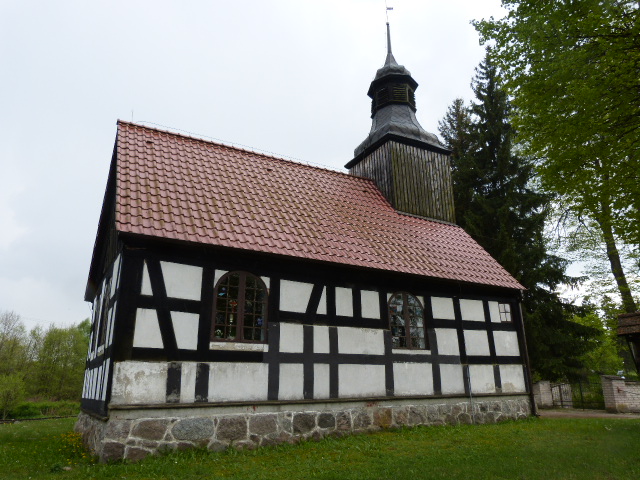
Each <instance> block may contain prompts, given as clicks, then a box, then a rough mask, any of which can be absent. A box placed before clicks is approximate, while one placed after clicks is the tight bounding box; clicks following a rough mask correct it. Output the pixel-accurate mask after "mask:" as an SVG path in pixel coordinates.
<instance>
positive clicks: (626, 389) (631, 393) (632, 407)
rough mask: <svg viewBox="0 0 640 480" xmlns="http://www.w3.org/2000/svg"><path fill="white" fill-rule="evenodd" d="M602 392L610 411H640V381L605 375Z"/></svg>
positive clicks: (602, 378)
mask: <svg viewBox="0 0 640 480" xmlns="http://www.w3.org/2000/svg"><path fill="white" fill-rule="evenodd" d="M601 380H602V393H603V395H604V406H605V408H606V410H607V411H608V412H614V413H627V412H638V413H640V382H630V381H628V380H625V379H624V378H622V377H617V376H614V375H603V376H602V377H601Z"/></svg>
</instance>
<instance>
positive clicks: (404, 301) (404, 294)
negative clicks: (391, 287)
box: [387, 291, 431, 351]
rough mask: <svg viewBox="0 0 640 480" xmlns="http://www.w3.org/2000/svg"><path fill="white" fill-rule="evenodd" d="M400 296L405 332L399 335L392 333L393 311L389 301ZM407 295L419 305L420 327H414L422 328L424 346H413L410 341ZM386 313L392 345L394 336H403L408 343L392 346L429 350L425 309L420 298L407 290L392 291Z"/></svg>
mask: <svg viewBox="0 0 640 480" xmlns="http://www.w3.org/2000/svg"><path fill="white" fill-rule="evenodd" d="M398 296H401V298H402V319H403V321H404V329H405V333H404V335H402V336H400V335H394V334H393V328H394V326H393V325H392V324H391V322H392V317H393V315H394V314H393V313H392V311H391V302H392V300H393V299H394V298H396V297H398ZM409 297H412V298H413V299H415V301H416V302H417V304H418V305H419V306H420V309H421V311H422V315H421V320H422V327H416V328H422V331H423V337H422V338H423V339H424V347H420V346H413V345H412V342H411V324H410V315H409V312H408V308H407V306H408V305H409V302H408V299H409ZM387 313H388V315H389V332H390V334H391V343H392V345H393V339H394V338H404V340H405V343H408V346H406V345H405V346H403V347H401V346H393V347H392V348H394V349H395V348H401V349H406V350H420V351H424V350H430V349H431V348H430V346H429V335H428V331H427V322H426V317H425V309H424V304H423V302H421V301H420V299H419V298H418V297H417V296H416V295H414V294H412V293H410V292H407V291H399V292H394V293H393V294H391V296H390V297H389V299H388V300H387Z"/></svg>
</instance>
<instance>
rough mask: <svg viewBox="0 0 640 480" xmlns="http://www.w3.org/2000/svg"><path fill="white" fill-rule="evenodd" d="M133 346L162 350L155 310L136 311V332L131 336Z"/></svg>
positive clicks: (140, 309)
mask: <svg viewBox="0 0 640 480" xmlns="http://www.w3.org/2000/svg"><path fill="white" fill-rule="evenodd" d="M133 346H134V347H140V348H162V347H163V344H162V335H161V334H160V325H159V324H158V314H157V312H156V311H155V310H149V309H146V308H139V309H138V310H137V311H136V330H135V332H134V334H133Z"/></svg>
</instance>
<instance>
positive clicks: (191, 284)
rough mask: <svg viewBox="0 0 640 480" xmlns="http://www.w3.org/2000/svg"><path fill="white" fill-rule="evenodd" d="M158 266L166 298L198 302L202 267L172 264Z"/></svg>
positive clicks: (166, 263) (161, 263)
mask: <svg viewBox="0 0 640 480" xmlns="http://www.w3.org/2000/svg"><path fill="white" fill-rule="evenodd" d="M160 266H161V267H162V276H163V277H164V287H165V289H166V290H167V297H169V298H183V299H186V300H200V291H201V289H202V267H194V266H193V265H182V264H180V263H173V262H160Z"/></svg>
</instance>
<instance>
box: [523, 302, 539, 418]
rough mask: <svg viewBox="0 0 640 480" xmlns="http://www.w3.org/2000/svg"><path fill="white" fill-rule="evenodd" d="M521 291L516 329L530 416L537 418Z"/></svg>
mask: <svg viewBox="0 0 640 480" xmlns="http://www.w3.org/2000/svg"><path fill="white" fill-rule="evenodd" d="M523 296H524V295H523V291H522V290H520V298H519V299H518V317H519V318H518V327H519V329H520V333H521V335H522V355H523V357H524V365H525V367H526V368H525V371H526V375H527V389H528V390H529V401H530V402H531V414H532V415H534V416H536V417H538V416H539V415H538V409H537V407H536V397H535V395H534V394H533V380H532V378H531V363H530V362H529V350H528V349H527V336H526V334H525V332H524V317H523V316H522V297H523Z"/></svg>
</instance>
